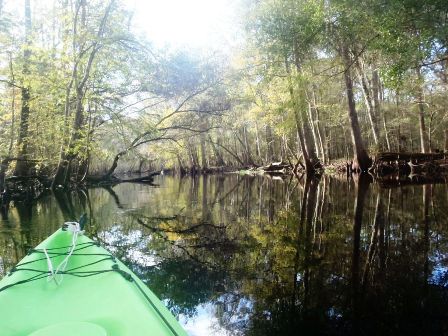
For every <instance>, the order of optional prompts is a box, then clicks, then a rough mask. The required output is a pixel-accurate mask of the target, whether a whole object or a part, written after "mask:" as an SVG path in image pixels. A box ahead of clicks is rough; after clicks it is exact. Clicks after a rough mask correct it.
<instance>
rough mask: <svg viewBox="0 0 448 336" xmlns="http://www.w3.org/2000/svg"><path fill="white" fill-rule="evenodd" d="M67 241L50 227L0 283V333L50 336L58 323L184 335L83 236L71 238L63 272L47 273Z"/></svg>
mask: <svg viewBox="0 0 448 336" xmlns="http://www.w3.org/2000/svg"><path fill="white" fill-rule="evenodd" d="M72 239H73V233H71V232H68V231H63V230H58V231H56V232H55V233H54V234H53V235H52V236H50V237H49V238H47V239H46V240H45V241H43V242H42V243H41V244H39V245H38V246H37V247H36V248H35V249H34V250H33V251H32V253H30V254H29V255H27V256H26V257H25V258H24V259H23V260H22V261H21V262H19V264H18V265H17V266H16V267H15V269H13V271H12V273H11V274H10V275H9V276H6V277H5V278H4V279H2V280H1V281H0V316H1V319H0V330H1V335H3V336H22V335H23V336H25V335H31V336H36V335H37V336H39V335H49V336H50V335H52V334H51V333H52V331H51V329H52V328H53V329H54V330H56V331H55V332H54V333H55V335H56V334H58V333H59V334H60V332H58V331H57V330H58V328H59V329H60V328H62V327H61V324H62V325H64V324H66V329H67V330H71V331H73V330H76V328H81V330H84V332H83V335H86V336H88V335H92V336H96V335H102V336H104V335H107V336H115V335H117V336H118V335H121V336H126V335H133V336H136V335H160V336H164V335H170V336H171V335H186V333H185V331H184V330H183V329H182V327H181V326H180V325H179V323H178V322H177V321H176V319H175V318H174V317H173V316H172V314H171V313H170V312H169V311H168V310H167V309H166V307H165V306H164V305H163V304H162V303H161V302H160V300H159V299H158V298H157V297H156V296H155V295H154V294H153V293H152V292H151V291H150V290H149V289H148V288H147V286H146V285H145V284H143V282H142V281H141V280H140V279H138V278H137V276H135V275H134V274H133V273H132V272H131V270H129V269H128V268H127V267H126V266H125V265H124V264H123V263H121V262H120V261H119V260H117V259H115V258H114V257H113V256H112V255H111V254H110V253H109V252H108V251H106V250H105V249H104V248H102V247H100V246H98V245H97V244H95V243H94V242H93V241H92V240H91V239H89V238H88V237H86V236H84V235H80V236H78V238H77V239H76V248H75V249H74V251H73V253H72V255H71V256H70V257H69V258H68V262H67V265H66V267H65V271H63V270H62V268H61V269H60V270H59V273H60V274H56V275H55V276H54V277H49V276H48V275H49V274H50V273H49V272H50V271H49V270H51V269H53V271H55V269H56V268H57V265H60V264H61V263H63V261H64V260H65V258H66V257H67V254H69V252H70V247H71V245H72ZM44 249H45V250H44ZM45 253H46V254H47V255H46V254H45ZM8 286H10V287H8ZM5 287H6V288H5ZM2 288H3V290H2ZM69 326H71V327H69ZM82 328H84V329H82ZM85 328H87V329H85ZM89 328H90V331H88V330H89ZM45 329H47V332H46V333H41V334H40V332H41V330H45ZM49 330H50V331H49ZM86 330H87V331H86ZM71 331H70V332H71ZM67 334H68V331H67ZM75 334H76V333H75ZM78 334H80V333H78ZM70 335H71V334H70Z"/></svg>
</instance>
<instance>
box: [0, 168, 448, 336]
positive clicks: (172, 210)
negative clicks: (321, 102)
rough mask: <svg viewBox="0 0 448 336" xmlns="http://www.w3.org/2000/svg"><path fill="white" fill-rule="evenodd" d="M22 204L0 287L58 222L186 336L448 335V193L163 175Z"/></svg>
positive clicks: (10, 229) (1, 251) (4, 240)
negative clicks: (144, 290)
mask: <svg viewBox="0 0 448 336" xmlns="http://www.w3.org/2000/svg"><path fill="white" fill-rule="evenodd" d="M155 183H157V184H158V186H157V187H154V186H147V185H138V184H120V185H117V186H115V187H113V188H93V189H89V190H87V191H77V192H71V193H62V192H60V193H57V194H52V193H48V194H47V195H45V196H43V197H41V198H40V199H39V200H37V201H35V202H34V203H32V204H26V203H20V202H16V203H15V204H11V206H10V208H9V209H8V210H7V211H6V210H5V209H3V213H2V218H1V220H0V277H3V276H4V275H5V274H6V272H7V271H8V270H9V269H10V268H11V267H13V266H14V265H15V264H16V263H17V262H18V261H19V260H20V259H21V258H22V257H23V256H24V255H25V254H26V252H27V250H28V249H29V248H31V247H34V246H35V245H37V243H39V242H40V241H41V240H43V239H45V238H46V237H47V236H48V235H50V234H51V233H52V232H54V231H55V230H56V229H57V228H58V227H60V225H61V224H62V223H63V222H64V221H68V220H73V219H76V218H79V216H80V215H81V214H83V213H87V214H88V217H89V224H88V227H87V234H89V235H90V236H91V237H92V238H94V239H96V240H99V241H100V242H101V244H103V245H104V246H105V247H106V248H107V249H109V250H110V251H111V252H112V253H114V254H115V255H116V256H117V257H119V258H121V259H122V261H124V262H125V263H126V264H127V265H128V266H130V267H131V268H132V269H133V270H134V272H135V273H136V274H137V275H138V276H139V277H140V278H141V279H142V280H144V281H145V283H147V285H148V286H149V287H150V288H151V289H152V290H153V291H154V292H155V293H156V294H157V295H158V296H159V298H161V299H162V301H163V302H164V303H165V304H166V305H167V306H168V307H169V309H170V310H171V311H172V312H173V313H174V315H176V316H177V317H178V318H179V320H180V321H181V323H182V324H183V325H184V327H185V328H186V329H187V331H188V333H189V334H190V335H296V334H300V335H322V334H323V335H397V334H406V335H422V334H432V335H440V334H446V333H448V239H447V237H448V216H447V213H448V187H447V185H444V184H436V185H416V186H403V187H396V188H389V189H386V188H381V187H380V186H379V185H377V184H374V183H371V182H370V181H368V180H364V179H362V180H355V181H350V182H347V181H346V180H344V179H337V178H332V177H328V176H327V177H322V178H321V179H313V180H305V179H303V180H298V179H296V178H288V179H286V180H280V179H272V178H267V177H261V176H255V177H254V176H240V175H236V174H235V175H234V174H229V175H224V176H200V177H196V178H191V177H184V178H179V177H172V176H161V177H158V178H157V179H156V181H155Z"/></svg>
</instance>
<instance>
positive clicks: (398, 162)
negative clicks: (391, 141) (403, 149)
mask: <svg viewBox="0 0 448 336" xmlns="http://www.w3.org/2000/svg"><path fill="white" fill-rule="evenodd" d="M447 158H448V155H447V154H445V153H392V152H385V153H379V154H378V155H377V156H376V157H375V160H374V163H373V165H372V167H371V169H370V172H371V173H373V174H374V175H376V176H386V175H390V174H403V175H412V174H425V175H438V174H442V173H447V172H448V160H447Z"/></svg>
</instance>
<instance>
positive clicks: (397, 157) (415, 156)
mask: <svg viewBox="0 0 448 336" xmlns="http://www.w3.org/2000/svg"><path fill="white" fill-rule="evenodd" d="M446 158H448V155H447V154H445V153H394V152H383V153H379V154H377V155H376V157H375V159H374V161H375V162H395V161H406V162H412V163H415V164H417V163H423V162H427V161H434V160H442V159H446Z"/></svg>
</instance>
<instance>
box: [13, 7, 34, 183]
mask: <svg viewBox="0 0 448 336" xmlns="http://www.w3.org/2000/svg"><path fill="white" fill-rule="evenodd" d="M30 57H31V6H30V0H25V48H24V51H23V69H22V73H23V77H24V78H26V77H27V76H28V75H29V74H30V69H29V66H28V63H29V61H30ZM21 91H22V107H21V110H20V124H19V137H18V139H17V147H18V155H17V156H18V158H19V159H20V160H18V161H17V164H16V168H15V171H14V175H16V176H25V175H28V174H29V171H30V168H31V167H30V162H29V161H27V159H29V147H28V144H29V134H28V133H29V117H30V88H29V86H28V84H24V85H23V87H22V89H21Z"/></svg>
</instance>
